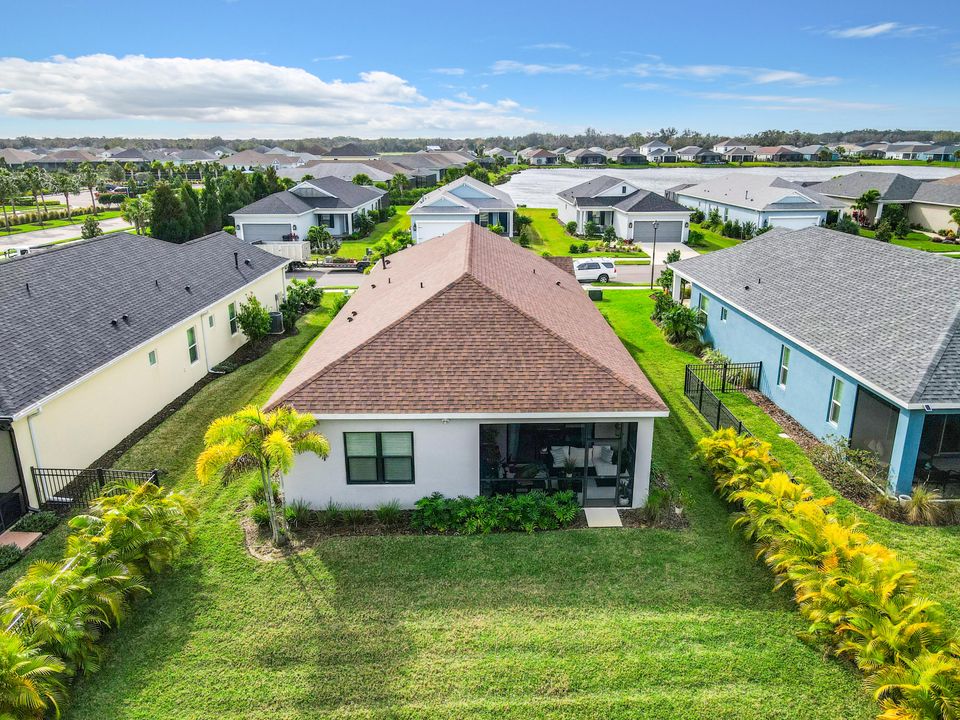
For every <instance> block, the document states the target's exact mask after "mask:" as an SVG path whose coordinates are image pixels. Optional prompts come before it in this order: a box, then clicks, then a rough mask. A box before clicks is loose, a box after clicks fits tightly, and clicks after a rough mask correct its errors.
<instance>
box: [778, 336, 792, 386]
mask: <svg viewBox="0 0 960 720" xmlns="http://www.w3.org/2000/svg"><path fill="white" fill-rule="evenodd" d="M789 379H790V348H788V347H787V346H786V345H781V346H780V371H779V372H778V373H777V385H779V386H780V387H781V388H783V389H786V387H787V381H788V380H789Z"/></svg>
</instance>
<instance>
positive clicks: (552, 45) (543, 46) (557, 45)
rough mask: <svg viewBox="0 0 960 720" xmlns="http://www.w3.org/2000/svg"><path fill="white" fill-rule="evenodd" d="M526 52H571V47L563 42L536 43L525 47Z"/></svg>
mask: <svg viewBox="0 0 960 720" xmlns="http://www.w3.org/2000/svg"><path fill="white" fill-rule="evenodd" d="M524 49H526V50H570V49H571V48H570V46H569V45H567V44H566V43H561V42H544V43H534V44H533V45H524Z"/></svg>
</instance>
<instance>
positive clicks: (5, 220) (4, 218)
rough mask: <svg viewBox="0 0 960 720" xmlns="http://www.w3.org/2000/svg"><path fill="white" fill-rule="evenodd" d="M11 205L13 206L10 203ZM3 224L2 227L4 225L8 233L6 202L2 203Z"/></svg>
mask: <svg viewBox="0 0 960 720" xmlns="http://www.w3.org/2000/svg"><path fill="white" fill-rule="evenodd" d="M0 202H3V201H2V200H0ZM11 207H13V206H12V205H11ZM3 225H4V227H6V229H7V233H8V234H9V233H10V218H8V217H7V206H6V203H4V205H3Z"/></svg>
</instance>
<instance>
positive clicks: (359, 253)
mask: <svg viewBox="0 0 960 720" xmlns="http://www.w3.org/2000/svg"><path fill="white" fill-rule="evenodd" d="M394 207H395V208H396V210H397V214H396V215H394V216H393V217H391V218H390V219H388V220H386V221H384V222H382V223H377V226H376V227H375V228H374V230H373V232H372V233H370V235H369V236H367V237H365V238H363V240H352V241H346V242H344V243H342V244H341V245H340V250H339V251H338V252H337V255H339V256H340V257H344V258H352V259H353V260H359V259H360V258H362V257H364V255H366V253H367V248H368V247H373V246H374V245H376V244H377V243H378V242H380V241H381V240H383V238H385V237H390V233H392V232H393V231H394V230H409V229H410V216H409V215H407V210H409V209H410V206H409V205H395V206H394ZM316 257H318V258H319V257H320V256H319V255H317V256H316Z"/></svg>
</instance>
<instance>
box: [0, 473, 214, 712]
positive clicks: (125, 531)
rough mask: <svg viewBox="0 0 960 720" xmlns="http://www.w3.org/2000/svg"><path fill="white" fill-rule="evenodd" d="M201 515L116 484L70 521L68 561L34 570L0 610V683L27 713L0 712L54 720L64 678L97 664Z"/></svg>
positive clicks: (169, 497)
mask: <svg viewBox="0 0 960 720" xmlns="http://www.w3.org/2000/svg"><path fill="white" fill-rule="evenodd" d="M197 514H198V513H197V509H196V507H195V505H194V504H193V503H192V501H190V500H188V499H187V498H186V497H185V496H183V495H181V494H180V493H176V492H171V491H166V490H164V489H163V488H161V487H159V486H157V485H155V484H153V483H150V482H146V483H143V484H138V483H136V482H134V481H122V482H117V483H114V484H112V485H109V486H108V487H106V488H105V489H104V494H103V495H102V496H100V497H99V498H97V499H96V500H95V501H94V502H93V503H92V504H91V506H90V508H89V509H88V511H87V512H86V513H85V514H82V515H77V516H75V517H74V518H72V519H71V520H70V527H71V528H72V529H73V533H72V534H71V535H70V536H69V537H68V538H67V542H66V552H65V555H66V556H65V557H64V558H63V559H62V560H59V561H49V560H37V561H35V562H33V563H31V564H30V566H29V568H28V569H27V571H26V573H24V575H23V576H21V577H20V578H19V579H18V580H17V581H16V582H15V583H14V584H13V585H12V586H11V588H10V590H9V591H8V592H7V597H6V599H5V600H4V601H3V603H2V604H0V619H2V621H3V623H4V624H5V626H7V627H8V628H11V629H8V630H4V631H2V632H0V656H2V658H3V660H2V661H0V666H2V667H0V682H2V683H3V684H4V687H6V688H8V690H9V689H10V688H11V687H19V688H20V689H19V690H18V691H17V693H18V695H20V696H21V697H26V696H25V695H23V694H22V691H26V690H29V691H30V702H29V710H27V709H26V707H25V706H24V705H21V706H19V707H18V708H17V709H16V710H11V709H10V708H9V707H7V706H6V703H7V702H8V700H4V703H5V705H4V707H2V708H0V715H3V717H15V718H39V717H41V716H53V715H59V711H58V708H57V703H58V702H59V698H60V697H61V695H62V693H63V689H64V680H65V679H66V678H67V677H69V676H72V675H76V674H80V673H86V672H92V671H95V670H96V669H97V668H98V667H99V662H100V658H101V656H102V648H101V646H100V639H101V636H102V634H103V633H104V632H105V631H107V630H109V629H112V628H114V627H116V626H117V624H118V623H119V622H120V620H121V619H122V617H123V616H124V615H126V614H127V612H128V611H129V609H130V602H131V600H132V599H133V598H134V597H136V596H138V595H140V594H142V593H144V592H146V590H147V588H146V586H145V585H144V578H147V577H150V576H152V575H154V574H156V573H158V572H160V571H162V570H164V569H165V568H167V567H168V566H169V565H170V564H171V563H172V562H173V561H174V559H175V558H176V557H177V556H178V555H179V553H180V552H181V551H182V549H183V548H184V547H185V545H186V544H187V542H188V541H189V539H190V536H191V527H192V525H193V523H194V521H195V520H196V518H197ZM15 656H16V658H17V663H14V664H10V661H11V660H13V659H14V657H15ZM21 662H22V664H20V663H21ZM38 663H39V664H38ZM41 666H42V667H41ZM26 680H28V682H25V681H26ZM7 698H9V695H7Z"/></svg>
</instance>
